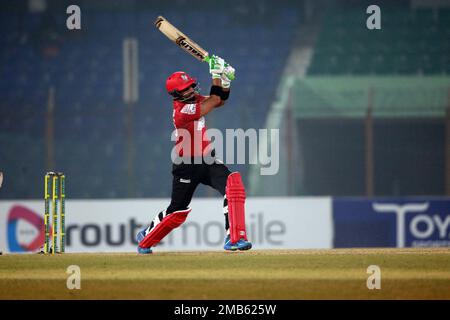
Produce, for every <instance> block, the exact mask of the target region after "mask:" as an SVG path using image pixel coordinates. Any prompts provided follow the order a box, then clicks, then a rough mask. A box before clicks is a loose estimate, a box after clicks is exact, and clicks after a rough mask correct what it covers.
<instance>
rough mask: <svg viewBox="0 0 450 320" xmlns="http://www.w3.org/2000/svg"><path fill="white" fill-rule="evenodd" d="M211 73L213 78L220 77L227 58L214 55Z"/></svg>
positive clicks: (210, 63)
mask: <svg viewBox="0 0 450 320" xmlns="http://www.w3.org/2000/svg"><path fill="white" fill-rule="evenodd" d="M208 64H209V73H210V74H211V75H212V78H213V79H220V78H221V75H222V72H223V70H224V67H225V60H223V59H222V58H221V57H218V56H215V55H213V56H212V57H211V58H210V59H209V61H208Z"/></svg>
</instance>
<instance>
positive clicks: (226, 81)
mask: <svg viewBox="0 0 450 320" xmlns="http://www.w3.org/2000/svg"><path fill="white" fill-rule="evenodd" d="M235 71H236V70H235V69H234V68H233V67H232V66H230V65H228V66H226V67H225V68H224V69H223V72H222V75H221V80H222V87H224V88H229V87H230V84H231V81H233V80H234V78H235V76H234V73H235Z"/></svg>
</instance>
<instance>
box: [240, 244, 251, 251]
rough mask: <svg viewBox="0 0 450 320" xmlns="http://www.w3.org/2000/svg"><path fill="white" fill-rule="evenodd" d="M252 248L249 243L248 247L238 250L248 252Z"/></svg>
mask: <svg viewBox="0 0 450 320" xmlns="http://www.w3.org/2000/svg"><path fill="white" fill-rule="evenodd" d="M251 248H252V244H251V243H250V244H249V245H248V246H245V247H241V248H238V249H239V250H241V251H245V250H250V249H251Z"/></svg>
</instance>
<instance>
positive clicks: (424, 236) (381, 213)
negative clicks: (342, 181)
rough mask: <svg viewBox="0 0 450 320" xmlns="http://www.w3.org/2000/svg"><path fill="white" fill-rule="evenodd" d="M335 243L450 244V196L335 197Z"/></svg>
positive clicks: (367, 245)
mask: <svg viewBox="0 0 450 320" xmlns="http://www.w3.org/2000/svg"><path fill="white" fill-rule="evenodd" d="M333 231H334V236H333V246H334V247H335V248H351V247H400V248H401V247H442V246H450V199H448V198H442V199H440V198H401V199H382V198H380V199H370V200H368V199H364V198H334V199H333Z"/></svg>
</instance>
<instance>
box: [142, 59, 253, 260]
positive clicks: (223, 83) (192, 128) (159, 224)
mask: <svg viewBox="0 0 450 320" xmlns="http://www.w3.org/2000/svg"><path fill="white" fill-rule="evenodd" d="M208 64H209V72H210V74H211V76H212V86H211V89H210V93H209V96H203V95H201V94H200V93H199V89H198V84H197V81H196V79H194V78H192V77H191V76H189V75H188V74H186V73H185V72H182V71H178V72H175V73H173V74H172V75H170V76H169V78H168V79H167V80H166V89H167V92H168V93H169V94H170V95H171V96H172V98H173V123H174V126H175V129H176V132H177V135H176V137H177V140H176V143H175V150H176V155H177V157H178V158H177V160H181V161H174V163H173V165H172V175H173V182H172V196H171V202H170V204H169V206H168V207H167V208H166V209H165V210H163V211H161V212H160V213H158V214H157V215H156V217H155V218H154V219H153V221H152V222H151V223H150V225H149V226H148V227H146V228H145V229H144V230H142V231H140V232H139V233H138V234H137V236H136V239H137V241H138V252H139V253H142V254H148V253H152V247H154V246H156V245H157V244H158V243H159V242H160V241H161V240H162V239H163V238H164V237H165V236H166V235H167V234H168V233H169V232H171V231H172V230H173V229H175V228H177V227H179V226H180V225H181V224H182V223H183V222H184V221H185V220H186V218H187V216H188V214H189V213H190V212H191V208H190V207H189V204H190V202H191V199H192V196H193V194H194V191H195V189H196V188H197V186H198V184H199V183H202V184H205V185H208V186H211V187H212V188H214V189H216V190H217V191H218V192H220V194H221V195H222V196H223V197H224V201H223V211H224V214H225V230H226V237H225V243H224V247H223V248H224V249H225V250H231V251H235V250H249V249H251V247H252V244H251V243H250V242H249V241H248V240H247V233H246V230H245V188H244V184H243V182H242V178H241V175H240V173H239V172H230V171H229V170H228V168H227V167H226V166H225V165H224V164H223V162H222V161H221V160H219V159H217V158H215V155H214V150H211V149H212V148H211V141H210V140H209V138H208V137H207V136H206V125H205V118H204V116H205V115H207V114H208V113H209V112H211V111H213V110H214V109H215V108H217V107H220V106H222V105H224V104H225V102H226V100H227V99H228V97H229V95H230V85H231V81H232V80H233V79H234V72H235V70H234V68H233V67H232V66H230V65H228V64H227V63H226V62H225V61H224V60H223V59H222V58H220V57H218V56H212V57H211V58H210V59H209V62H208ZM181 133H184V134H181ZM186 133H188V137H187V136H186ZM188 138H189V139H188ZM206 156H209V157H210V158H209V159H210V160H211V159H212V161H206V162H205V157H206ZM211 157H212V158H211Z"/></svg>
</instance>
